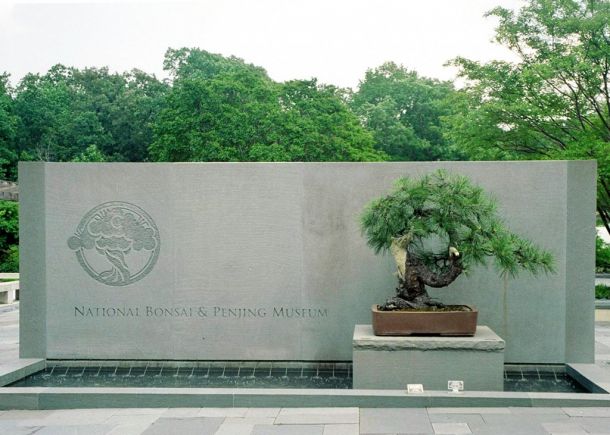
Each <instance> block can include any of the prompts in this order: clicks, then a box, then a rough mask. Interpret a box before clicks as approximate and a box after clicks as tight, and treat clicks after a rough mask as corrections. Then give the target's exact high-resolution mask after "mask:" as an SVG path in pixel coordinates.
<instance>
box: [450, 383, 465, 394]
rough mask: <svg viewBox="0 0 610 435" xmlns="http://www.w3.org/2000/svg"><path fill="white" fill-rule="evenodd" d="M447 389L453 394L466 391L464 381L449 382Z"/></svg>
mask: <svg viewBox="0 0 610 435" xmlns="http://www.w3.org/2000/svg"><path fill="white" fill-rule="evenodd" d="M447 389H448V390H449V391H451V392H452V393H459V392H460V391H464V381H448V382H447Z"/></svg>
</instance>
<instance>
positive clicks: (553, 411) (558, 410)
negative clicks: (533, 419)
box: [508, 407, 567, 415]
mask: <svg viewBox="0 0 610 435" xmlns="http://www.w3.org/2000/svg"><path fill="white" fill-rule="evenodd" d="M508 409H509V410H510V413H511V414H514V415H524V414H525V415H529V414H537V415H538V414H554V415H557V414H560V415H567V414H566V413H565V412H564V411H563V409H562V408H545V407H540V408H512V407H511V408H508Z"/></svg>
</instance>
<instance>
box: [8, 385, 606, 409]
mask: <svg viewBox="0 0 610 435" xmlns="http://www.w3.org/2000/svg"><path fill="white" fill-rule="evenodd" d="M278 406H281V407H284V408H290V407H329V406H331V407H384V408H386V407H387V408H409V407H417V408H422V407H509V406H519V407H565V406H571V407H581V406H582V407H608V406H610V395H608V394H582V393H580V394H578V393H511V392H507V393H505V392H479V391H468V392H463V393H459V394H454V393H449V392H443V391H428V392H425V393H422V394H407V393H406V392H405V391H401V390H322V389H320V390H294V389H211V388H210V389H205V388H57V387H53V388H39V387H22V388H18V387H12V388H9V387H5V388H0V410H6V409H84V408H134V407H135V408H137V407H145V408H167V407H227V408H230V407H278Z"/></svg>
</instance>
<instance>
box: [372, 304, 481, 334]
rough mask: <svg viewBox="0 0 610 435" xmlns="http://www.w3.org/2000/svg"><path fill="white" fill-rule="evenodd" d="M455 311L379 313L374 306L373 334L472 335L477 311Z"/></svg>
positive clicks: (474, 309) (468, 308) (466, 306)
mask: <svg viewBox="0 0 610 435" xmlns="http://www.w3.org/2000/svg"><path fill="white" fill-rule="evenodd" d="M460 307H463V310H456V311H440V310H439V311H417V310H408V311H380V310H379V309H378V307H377V305H373V307H372V312H373V331H374V333H375V335H448V336H473V335H474V333H475V332H476V329H477V315H478V314H479V312H478V311H477V310H476V308H474V307H472V306H470V305H461V306H460Z"/></svg>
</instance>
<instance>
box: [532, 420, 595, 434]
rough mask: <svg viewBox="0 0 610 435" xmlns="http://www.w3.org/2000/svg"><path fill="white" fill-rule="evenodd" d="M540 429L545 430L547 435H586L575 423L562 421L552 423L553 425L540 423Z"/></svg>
mask: <svg viewBox="0 0 610 435" xmlns="http://www.w3.org/2000/svg"><path fill="white" fill-rule="evenodd" d="M542 427H543V428H544V429H546V430H547V431H548V432H549V433H554V434H574V435H576V434H578V435H586V434H587V432H586V431H585V430H584V429H583V428H582V426H580V425H579V424H577V423H574V422H572V421H567V422H566V421H562V422H553V423H542Z"/></svg>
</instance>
